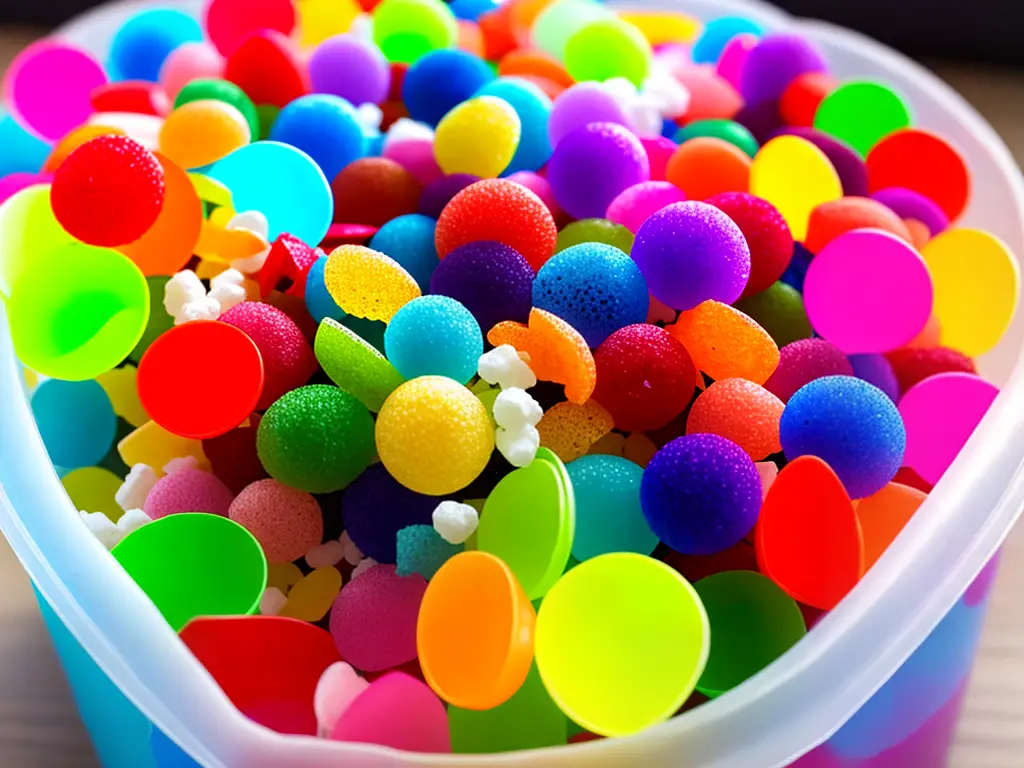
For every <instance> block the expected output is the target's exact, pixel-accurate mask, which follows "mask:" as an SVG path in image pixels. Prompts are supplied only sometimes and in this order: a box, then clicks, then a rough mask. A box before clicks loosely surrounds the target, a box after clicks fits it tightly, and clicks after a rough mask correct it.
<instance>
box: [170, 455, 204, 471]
mask: <svg viewBox="0 0 1024 768" xmlns="http://www.w3.org/2000/svg"><path fill="white" fill-rule="evenodd" d="M198 467H199V459H197V458H196V457H195V456H179V457H178V458H176V459H171V460H170V461H168V462H167V463H166V464H164V467H163V471H164V474H165V475H173V474H174V473H175V472H178V471H179V470H182V469H198Z"/></svg>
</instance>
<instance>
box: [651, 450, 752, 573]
mask: <svg viewBox="0 0 1024 768" xmlns="http://www.w3.org/2000/svg"><path fill="white" fill-rule="evenodd" d="M640 504H641V506H642V507H643V510H644V517H645V518H646V519H647V524H648V525H650V527H651V530H652V531H654V534H655V535H656V536H657V537H658V538H659V539H661V541H663V542H665V544H667V545H668V546H669V547H671V548H672V549H674V550H675V551H676V552H680V553H682V554H684V555H714V554H717V553H718V552H724V551H725V550H727V549H729V547H732V546H734V545H736V544H738V543H739V542H740V541H742V540H743V538H744V537H745V536H746V535H747V534H749V533H750V531H751V530H753V528H754V524H755V523H756V522H757V516H758V513H759V512H760V511H761V476H760V475H759V474H758V471H757V467H755V466H754V462H753V461H752V460H751V458H750V456H748V455H747V452H746V451H744V450H743V449H742V448H740V447H739V446H738V445H736V443H734V442H732V441H731V440H726V439H725V438H724V437H719V436H718V435H710V434H695V435H687V436H685V437H678V438H676V439H675V440H673V441H672V442H670V443H667V444H666V445H665V446H664V447H663V448H662V449H661V450H659V451H658V452H657V453H656V454H654V458H652V459H651V461H650V463H649V464H648V465H647V468H646V469H645V470H644V478H643V481H642V482H641V484H640Z"/></svg>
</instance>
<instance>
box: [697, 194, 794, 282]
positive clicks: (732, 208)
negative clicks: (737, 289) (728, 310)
mask: <svg viewBox="0 0 1024 768" xmlns="http://www.w3.org/2000/svg"><path fill="white" fill-rule="evenodd" d="M707 202H708V203H710V204H711V205H713V206H715V207H716V208H719V209H721V210H722V211H724V212H725V214H726V215H727V216H728V217H729V218H730V219H732V220H733V221H734V222H735V223H736V226H738V227H739V228H740V232H742V233H743V237H744V238H745V239H746V241H747V246H748V247H749V248H750V279H749V280H748V281H747V286H746V287H745V288H744V289H743V294H742V296H741V298H747V297H748V296H753V295H754V294H757V293H760V292H761V291H765V290H767V289H768V288H770V287H771V286H772V284H773V283H774V282H775V281H776V280H778V279H779V278H780V277H782V275H783V273H784V272H785V271H786V267H788V266H789V262H790V259H792V258H793V235H792V234H791V233H790V231H789V225H788V224H786V220H785V219H784V218H782V214H781V213H779V211H778V209H777V208H776V207H775V206H774V205H772V204H771V203H769V202H768V201H767V200H762V199H761V198H759V197H754V196H753V195H750V194H747V193H746V192H725V193H723V194H720V195H715V196H714V197H710V198H708V199H707Z"/></svg>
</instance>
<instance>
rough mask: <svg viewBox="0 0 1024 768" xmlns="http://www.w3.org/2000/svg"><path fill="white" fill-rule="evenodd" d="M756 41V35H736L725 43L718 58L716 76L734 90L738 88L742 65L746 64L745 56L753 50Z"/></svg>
mask: <svg viewBox="0 0 1024 768" xmlns="http://www.w3.org/2000/svg"><path fill="white" fill-rule="evenodd" d="M758 40H759V38H758V37H757V35H751V34H749V33H745V34H742V35H736V37H734V38H733V39H732V40H730V41H729V42H728V43H726V44H725V48H724V49H723V50H722V55H721V56H719V57H718V65H717V66H716V67H715V71H716V72H717V73H718V76H719V77H721V78H722V79H723V80H725V81H726V82H727V83H729V85H731V86H733V87H734V88H739V87H740V73H741V72H743V65H744V64H746V63H747V56H748V54H749V53H750V52H751V51H752V50H754V47H755V46H756V45H757V43H758Z"/></svg>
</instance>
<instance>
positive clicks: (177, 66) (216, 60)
mask: <svg viewBox="0 0 1024 768" xmlns="http://www.w3.org/2000/svg"><path fill="white" fill-rule="evenodd" d="M223 73H224V57H223V56H221V55H220V53H219V52H218V51H217V49H216V48H214V47H213V46H212V45H210V44H209V43H185V44H184V45H181V46H178V47H177V48H175V49H174V50H173V51H171V53H170V55H169V56H168V57H167V58H166V59H164V63H163V66H162V67H160V85H162V86H163V88H164V92H165V93H166V94H167V97H168V98H169V99H170V100H171V102H172V103H173V102H174V99H175V98H177V96H178V93H179V92H180V91H181V89H182V88H184V87H185V86H186V85H188V84H189V83H191V82H192V81H193V80H200V79H217V78H219V77H220V76H221V75H222V74H223Z"/></svg>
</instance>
